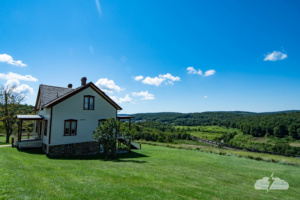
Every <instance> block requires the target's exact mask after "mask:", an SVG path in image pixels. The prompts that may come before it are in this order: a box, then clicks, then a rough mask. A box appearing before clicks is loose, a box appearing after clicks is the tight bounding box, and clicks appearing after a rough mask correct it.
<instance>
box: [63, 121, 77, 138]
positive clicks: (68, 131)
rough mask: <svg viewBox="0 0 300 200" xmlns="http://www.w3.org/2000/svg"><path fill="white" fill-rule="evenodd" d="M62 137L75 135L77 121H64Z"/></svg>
mask: <svg viewBox="0 0 300 200" xmlns="http://www.w3.org/2000/svg"><path fill="white" fill-rule="evenodd" d="M64 135H66V136H68V135H77V120H75V119H68V120H65V130H64Z"/></svg>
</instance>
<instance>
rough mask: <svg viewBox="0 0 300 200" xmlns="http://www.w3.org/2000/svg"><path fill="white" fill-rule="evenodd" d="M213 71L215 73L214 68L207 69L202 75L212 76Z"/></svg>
mask: <svg viewBox="0 0 300 200" xmlns="http://www.w3.org/2000/svg"><path fill="white" fill-rule="evenodd" d="M215 73H216V71H215V70H213V69H210V70H207V71H206V72H205V73H204V75H203V76H212V75H214V74H215Z"/></svg>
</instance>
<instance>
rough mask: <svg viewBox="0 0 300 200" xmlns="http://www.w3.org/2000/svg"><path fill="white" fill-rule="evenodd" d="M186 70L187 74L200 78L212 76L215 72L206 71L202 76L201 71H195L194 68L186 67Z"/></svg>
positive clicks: (211, 70)
mask: <svg viewBox="0 0 300 200" xmlns="http://www.w3.org/2000/svg"><path fill="white" fill-rule="evenodd" d="M186 70H187V71H188V74H198V75H200V76H211V75H214V74H215V73H216V71H215V70H213V69H210V70H207V71H206V72H205V73H204V74H203V73H202V71H201V70H200V69H198V70H196V69H195V68H194V67H188V68H186Z"/></svg>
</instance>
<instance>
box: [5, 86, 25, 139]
mask: <svg viewBox="0 0 300 200" xmlns="http://www.w3.org/2000/svg"><path fill="white" fill-rule="evenodd" d="M15 89H16V87H15V86H0V120H1V121H2V122H3V125H4V129H5V132H6V143H9V138H10V136H11V134H12V133H13V132H14V130H15V129H16V127H17V126H16V122H17V117H16V115H17V114H18V113H17V112H18V107H19V105H20V103H21V102H22V101H23V100H24V98H25V95H26V94H25V93H20V92H16V90H15Z"/></svg>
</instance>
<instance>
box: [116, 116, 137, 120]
mask: <svg viewBox="0 0 300 200" xmlns="http://www.w3.org/2000/svg"><path fill="white" fill-rule="evenodd" d="M117 118H118V119H132V118H134V117H133V116H129V115H125V116H124V115H121V116H117Z"/></svg>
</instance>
